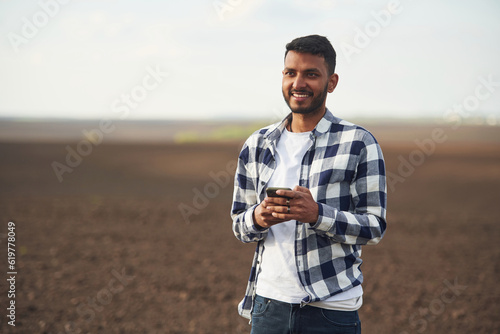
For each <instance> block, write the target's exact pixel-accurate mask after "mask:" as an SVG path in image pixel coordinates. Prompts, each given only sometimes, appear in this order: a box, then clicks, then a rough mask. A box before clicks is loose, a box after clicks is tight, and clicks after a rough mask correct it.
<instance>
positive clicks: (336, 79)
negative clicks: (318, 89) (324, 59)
mask: <svg viewBox="0 0 500 334" xmlns="http://www.w3.org/2000/svg"><path fill="white" fill-rule="evenodd" d="M338 82H339V76H338V75H337V73H333V74H332V75H330V78H329V79H328V93H331V92H333V91H334V89H335V87H337V83H338Z"/></svg>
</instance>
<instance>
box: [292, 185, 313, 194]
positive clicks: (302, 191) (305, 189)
mask: <svg viewBox="0 0 500 334" xmlns="http://www.w3.org/2000/svg"><path fill="white" fill-rule="evenodd" d="M293 191H297V192H301V193H308V194H310V193H311V192H310V191H309V189H307V188H306V187H301V186H295V188H293Z"/></svg>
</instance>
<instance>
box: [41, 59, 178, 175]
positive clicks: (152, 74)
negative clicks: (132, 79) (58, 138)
mask: <svg viewBox="0 0 500 334" xmlns="http://www.w3.org/2000/svg"><path fill="white" fill-rule="evenodd" d="M168 75H169V73H168V72H163V71H162V69H161V68H160V66H158V65H156V68H155V69H153V68H152V67H151V66H148V67H147V68H146V74H145V75H144V76H143V78H142V81H141V83H140V84H137V85H135V86H133V87H132V88H131V89H130V91H129V92H128V93H122V94H121V95H120V98H117V99H115V100H114V101H113V102H112V103H111V105H110V108H111V111H112V112H114V113H115V114H117V116H118V117H119V118H120V120H123V119H126V118H128V117H129V115H130V111H131V110H132V109H137V108H138V107H139V106H140V104H141V102H143V101H144V100H145V99H146V98H147V97H148V96H149V94H150V93H151V92H153V91H154V90H155V89H157V88H158V87H159V86H160V85H161V84H162V83H163V82H164V81H165V78H166V77H167V76H168ZM115 130H116V126H115V125H114V121H113V120H111V119H106V118H103V119H101V120H100V121H99V126H98V127H96V128H94V129H91V130H87V129H83V130H82V134H83V136H84V139H82V140H80V141H79V142H78V143H77V144H76V146H75V147H74V148H73V147H72V146H70V145H66V152H67V153H66V157H65V160H64V162H59V161H53V162H52V164H51V167H52V170H53V171H54V174H55V176H56V177H57V180H58V181H59V182H63V181H64V178H63V176H64V174H66V173H72V172H73V170H74V169H75V168H76V167H78V166H80V164H81V163H82V162H83V158H84V157H86V156H89V155H90V154H91V153H92V151H93V148H94V146H99V145H100V144H101V143H102V142H103V141H104V136H105V135H109V134H111V133H113V132H114V131H115Z"/></svg>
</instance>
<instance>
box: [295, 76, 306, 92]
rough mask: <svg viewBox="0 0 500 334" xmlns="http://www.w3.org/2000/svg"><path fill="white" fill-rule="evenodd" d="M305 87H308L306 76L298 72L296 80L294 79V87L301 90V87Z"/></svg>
mask: <svg viewBox="0 0 500 334" xmlns="http://www.w3.org/2000/svg"><path fill="white" fill-rule="evenodd" d="M304 87H306V81H305V78H304V76H303V75H301V74H297V75H296V76H295V80H294V81H293V85H292V88H293V89H297V90H299V89H303V88H304Z"/></svg>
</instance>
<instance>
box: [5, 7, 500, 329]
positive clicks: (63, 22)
mask: <svg viewBox="0 0 500 334" xmlns="http://www.w3.org/2000/svg"><path fill="white" fill-rule="evenodd" d="M499 16H500V3H499V2H498V1H494V0H489V1H488V0H480V1H475V2H471V1H460V2H457V1H451V0H439V1H428V0H422V1H410V0H372V1H360V0H311V1H305V0H292V1H284V0H275V1H264V0H256V1H249V0H203V1H202V0H196V1H185V2H180V1H175V2H174V1H153V0H152V1H142V2H139V1H132V0H123V1H115V0H101V1H98V0H95V1H90V0H86V1H83V0H71V1H70V0H39V1H9V0H0V36H2V38H1V39H0V156H1V157H2V163H1V164H0V226H1V227H0V243H1V244H2V245H4V246H5V247H4V246H2V248H3V249H4V250H2V252H1V254H2V255H1V256H2V258H1V259H0V264H1V266H2V269H1V270H0V271H3V272H4V273H7V272H8V262H7V260H8V256H7V252H6V251H5V249H6V245H5V244H6V242H7V240H8V236H9V234H8V233H9V230H8V223H9V222H13V223H15V225H16V229H15V233H16V264H15V265H16V267H15V269H16V272H17V275H16V285H15V289H16V294H15V297H9V296H8V295H9V291H10V290H9V289H11V286H10V285H8V284H5V282H6V281H5V280H2V283H0V294H1V296H2V298H1V299H0V304H1V305H0V306H1V309H3V310H6V307H7V305H8V303H9V301H12V300H14V301H15V302H16V312H15V316H16V318H15V324H16V326H15V327H13V326H12V325H9V323H8V322H9V321H12V320H11V319H10V318H8V317H6V315H8V313H7V311H3V312H4V313H5V314H1V317H0V331H1V332H2V333H4V332H5V333H57V334H60V333H248V332H249V328H250V327H249V326H248V322H247V321H246V320H245V319H242V318H240V317H239V316H238V315H237V313H236V306H237V304H238V302H239V300H240V299H241V298H242V297H243V294H244V289H245V286H246V280H247V278H248V274H249V270H250V265H251V259H252V255H253V251H254V246H255V245H242V244H240V243H239V242H238V241H237V240H236V239H235V238H234V236H233V235H232V231H231V220H230V217H229V210H230V205H231V196H232V182H233V181H232V178H233V175H234V167H235V163H236V158H237V156H238V152H239V149H240V148H241V145H242V144H243V141H244V140H245V138H246V137H247V136H248V135H249V134H250V133H252V132H253V131H255V130H257V129H258V128H259V127H261V126H264V125H266V124H269V123H270V122H277V121H279V120H280V119H282V118H283V117H284V116H285V115H286V114H287V113H288V110H287V107H286V104H285V103H284V101H283V97H282V94H281V70H282V68H283V56H284V51H285V44H286V43H288V42H289V41H291V40H292V39H294V38H296V37H299V36H305V35H309V34H320V35H324V36H327V37H328V38H329V40H330V41H331V42H332V44H333V46H334V47H335V49H336V51H337V69H336V72H337V73H338V74H339V76H340V82H339V85H338V86H337V88H336V90H335V92H334V93H333V94H330V95H329V97H328V100H327V106H328V108H329V109H330V110H331V111H332V112H333V113H334V114H335V115H337V116H339V117H341V118H344V119H346V120H349V121H353V122H356V123H358V124H360V125H362V126H364V127H366V128H367V129H369V130H370V131H371V132H372V133H373V134H374V135H375V136H376V138H377V139H378V140H379V142H380V144H381V146H382V150H383V151H384V155H385V158H386V164H387V166H386V168H387V177H388V194H389V201H388V202H389V210H388V224H389V228H388V232H387V235H386V237H385V238H384V240H383V241H382V242H381V244H380V245H377V246H375V247H366V248H364V249H363V259H364V261H365V263H364V264H363V272H364V275H365V279H366V281H365V283H364V290H365V296H364V301H365V302H364V306H363V307H362V309H361V311H360V313H361V318H362V321H363V329H364V332H366V333H396V334H409V333H496V332H499V331H500V322H499V320H498V316H497V315H498V313H499V312H500V309H499V306H498V305H500V289H499V287H498V284H497V280H498V277H499V274H500V261H499V260H500V248H499V247H498V246H497V244H498V239H499V237H500V225H499V221H498V217H499V216H500V211H499V210H500V207H499V206H498V199H499V192H498V189H500V188H499V187H500V131H499V125H500V64H499V62H498V60H497V59H498V57H499V55H500V39H499V38H498V36H500V20H498V17H499ZM4 268H5V269H4ZM5 296H7V298H5Z"/></svg>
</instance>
